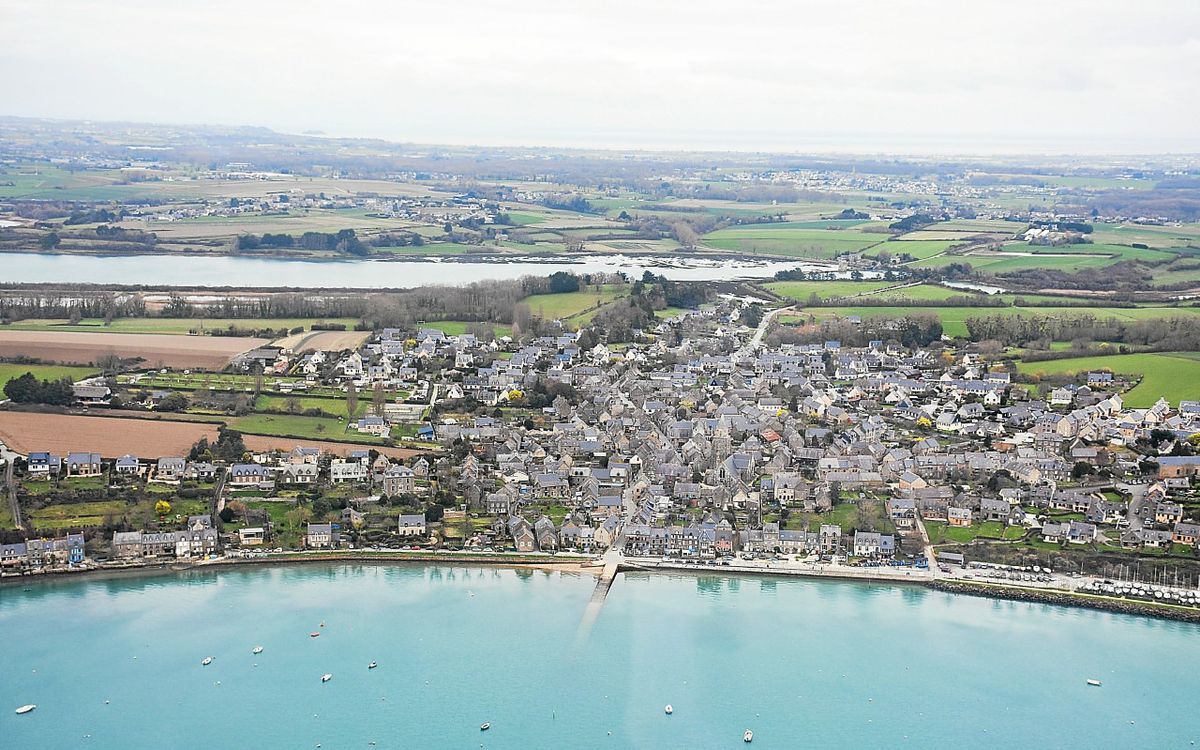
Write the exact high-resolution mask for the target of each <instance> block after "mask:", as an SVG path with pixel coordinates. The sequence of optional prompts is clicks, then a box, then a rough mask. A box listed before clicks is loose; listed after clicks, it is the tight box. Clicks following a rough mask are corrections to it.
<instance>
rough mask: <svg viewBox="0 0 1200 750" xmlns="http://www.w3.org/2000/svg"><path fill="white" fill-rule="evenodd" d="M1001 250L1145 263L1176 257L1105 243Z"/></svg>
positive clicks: (1174, 255) (1168, 253)
mask: <svg viewBox="0 0 1200 750" xmlns="http://www.w3.org/2000/svg"><path fill="white" fill-rule="evenodd" d="M1001 251H1002V252H1022V253H1033V254H1035V255H1109V256H1112V257H1114V258H1116V259H1118V260H1141V261H1146V262H1147V263H1160V262H1162V261H1167V260H1172V259H1174V258H1175V257H1176V254H1175V253H1170V252H1165V251H1163V250H1148V249H1146V248H1141V247H1130V246H1129V245H1117V244H1107V243H1090V244H1078V245H1055V246H1050V245H1023V244H1009V245H1004V246H1003V247H1002V248H1001Z"/></svg>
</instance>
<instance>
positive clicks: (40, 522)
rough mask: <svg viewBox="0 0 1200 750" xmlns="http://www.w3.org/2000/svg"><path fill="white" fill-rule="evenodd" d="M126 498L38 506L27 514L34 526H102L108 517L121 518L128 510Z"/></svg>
mask: <svg viewBox="0 0 1200 750" xmlns="http://www.w3.org/2000/svg"><path fill="white" fill-rule="evenodd" d="M128 508H129V506H128V505H126V503H125V501H124V500H99V501H96V502H90V503H61V504H56V505H48V506H46V507H45V508H38V509H37V510H34V511H30V512H29V513H27V514H26V515H27V516H28V517H29V521H30V522H31V523H32V524H33V526H34V528H38V529H68V528H71V527H81V526H100V525H101V524H103V523H104V521H105V519H106V518H108V517H116V518H119V517H121V516H123V515H124V514H125V512H126V510H128Z"/></svg>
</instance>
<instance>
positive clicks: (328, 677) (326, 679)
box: [321, 672, 333, 682]
mask: <svg viewBox="0 0 1200 750" xmlns="http://www.w3.org/2000/svg"><path fill="white" fill-rule="evenodd" d="M332 679H333V675H331V674H330V673H328V672H326V673H325V674H323V675H321V682H329V681H330V680H332Z"/></svg>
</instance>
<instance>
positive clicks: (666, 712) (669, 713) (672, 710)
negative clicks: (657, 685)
mask: <svg viewBox="0 0 1200 750" xmlns="http://www.w3.org/2000/svg"><path fill="white" fill-rule="evenodd" d="M663 713H665V714H666V715H667V716H670V715H671V714H673V713H675V709H674V708H672V706H671V704H670V703H668V704H667V707H666V708H664V709H663Z"/></svg>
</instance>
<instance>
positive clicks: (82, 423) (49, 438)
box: [0, 411, 419, 458]
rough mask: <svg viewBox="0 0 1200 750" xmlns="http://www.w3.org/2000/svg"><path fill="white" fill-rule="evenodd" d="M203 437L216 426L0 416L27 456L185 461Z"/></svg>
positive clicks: (395, 452)
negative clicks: (130, 456) (86, 454)
mask: <svg viewBox="0 0 1200 750" xmlns="http://www.w3.org/2000/svg"><path fill="white" fill-rule="evenodd" d="M202 436H205V437H208V439H209V441H210V442H211V441H214V440H216V439H217V425H216V424H213V423H211V422H171V421H167V420H163V419H134V418H130V417H93V416H79V415H74V414H39V413H33V412H20V411H0V442H3V443H4V444H5V445H7V446H8V447H9V448H11V449H12V450H15V451H17V452H18V453H25V454H28V453H29V452H30V451H52V452H55V453H59V454H60V455H61V454H65V453H66V452H67V451H94V452H96V453H99V454H100V455H102V456H103V457H104V458H117V457H119V456H123V455H125V454H126V453H130V454H133V455H135V456H138V457H140V458H160V457H162V456H186V455H187V453H188V451H189V450H191V447H192V444H193V443H195V442H196V441H197V440H199V439H200V438H201V437H202ZM243 439H244V440H245V442H246V447H247V448H249V449H250V450H253V451H268V450H272V449H278V450H284V451H288V450H291V449H292V448H294V447H296V446H297V445H303V446H306V447H314V448H319V449H321V450H323V451H328V452H330V453H335V454H337V455H339V456H345V455H346V454H347V453H349V452H350V451H352V450H356V449H359V448H367V447H370V448H374V449H375V450H377V451H379V452H380V453H383V454H385V455H387V456H390V457H392V458H409V457H411V456H414V455H416V454H417V453H418V452H419V451H414V450H411V449H408V448H385V447H383V446H377V445H373V446H366V445H353V444H350V443H335V442H332V441H328V440H296V439H294V438H282V437H267V436H263V435H244V436H243Z"/></svg>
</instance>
